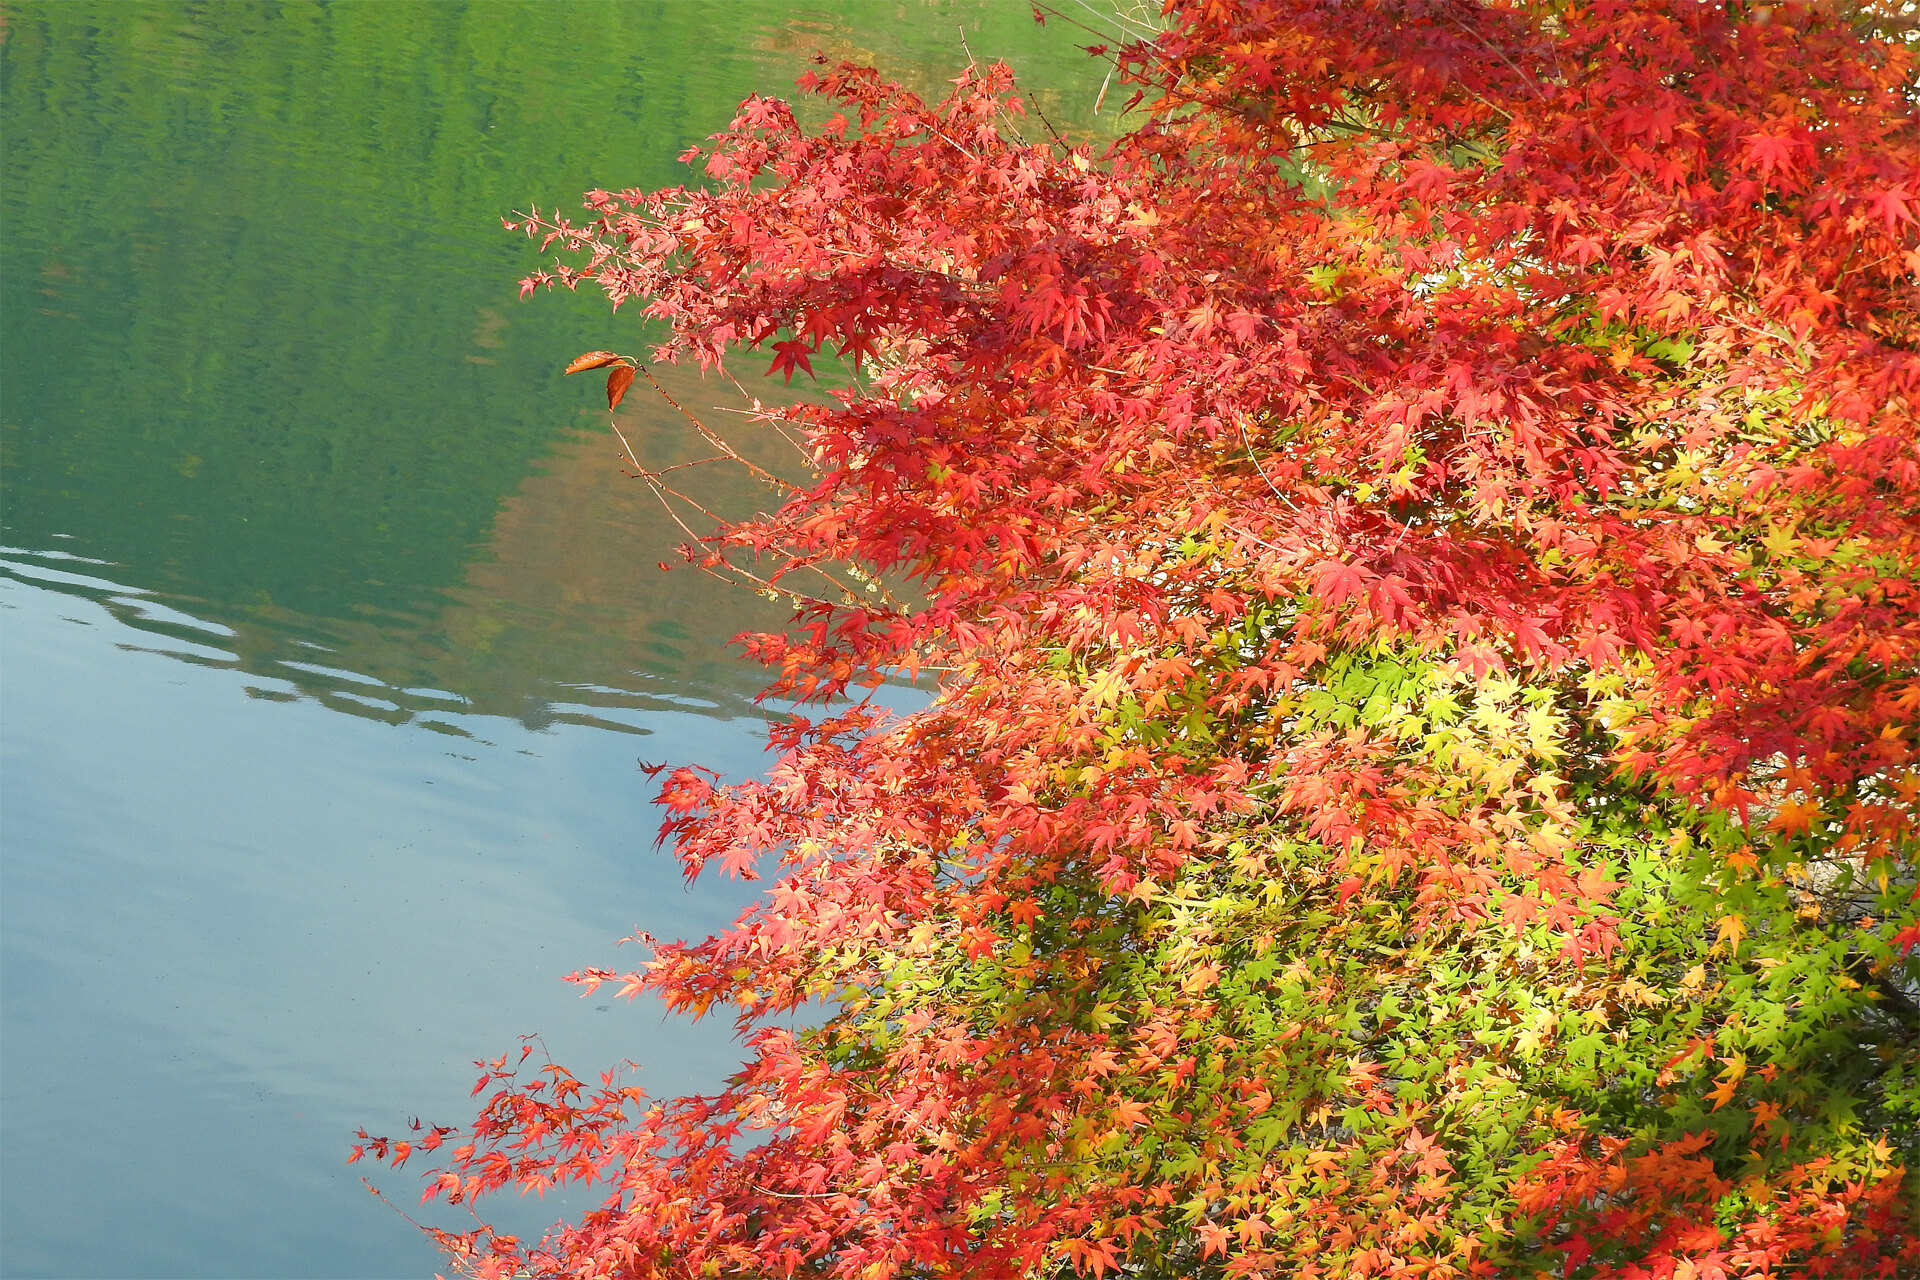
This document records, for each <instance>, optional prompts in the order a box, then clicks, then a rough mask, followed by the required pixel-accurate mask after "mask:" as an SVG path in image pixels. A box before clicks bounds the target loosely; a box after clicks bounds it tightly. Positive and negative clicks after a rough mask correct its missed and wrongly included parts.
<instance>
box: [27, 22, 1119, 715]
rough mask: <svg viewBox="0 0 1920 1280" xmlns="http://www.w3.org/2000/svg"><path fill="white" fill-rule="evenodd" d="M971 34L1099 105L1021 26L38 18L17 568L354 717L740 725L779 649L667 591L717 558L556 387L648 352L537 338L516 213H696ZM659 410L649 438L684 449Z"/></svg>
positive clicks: (611, 328)
mask: <svg viewBox="0 0 1920 1280" xmlns="http://www.w3.org/2000/svg"><path fill="white" fill-rule="evenodd" d="M963 30H964V31H965V32H966V40H967V45H968V47H969V48H971V49H972V50H973V52H974V53H975V54H976V55H978V56H981V57H987V56H992V55H994V54H998V53H1012V54H1016V55H1019V54H1023V53H1024V54H1026V55H1028V56H1026V57H1024V58H1023V59H1022V61H1023V63H1024V64H1031V66H1030V68H1029V70H1030V75H1031V78H1032V79H1033V80H1034V82H1035V83H1036V84H1040V85H1044V84H1046V83H1048V82H1050V81H1051V82H1054V83H1058V84H1061V85H1070V84H1076V83H1080V82H1084V80H1085V78H1086V77H1085V72H1084V69H1083V64H1084V58H1083V55H1081V54H1079V53H1078V52H1077V51H1076V50H1074V49H1073V48H1072V46H1071V44H1070V42H1068V41H1066V40H1064V39H1059V38H1055V39H1048V38H1046V37H1045V36H1044V35H1043V34H1041V33H1038V32H1036V30H1035V29H1034V28H1033V27H1032V24H1031V21H1030V18H1029V16H1028V11H1027V9H1026V7H1025V6H1023V5H1014V4H1004V3H1002V4H995V3H991V2H988V3H984V4H973V5H956V4H932V5H929V4H867V5H860V4H854V5H842V6H839V7H837V8H831V9H818V10H815V9H807V8H796V7H793V6H789V5H784V4H777V3H754V4H703V3H691V2H681V3H658V2H656V3H636V2H631V0H622V2H621V3H595V2H591V0H589V2H586V3H568V4H565V5H552V4H531V3H467V4H462V3H449V2H446V0H436V2H434V3H407V2H404V0H399V2H395V0H389V2H384V3H344V4H343V3H334V4H243V3H211V4H165V5H145V4H127V3H110V4H84V3H60V4H12V5H9V6H8V7H7V9H6V27H5V45H4V59H5V61H4V101H3V102H0V111H4V118H5V120H6V144H5V168H4V173H0V226H4V227H5V247H4V253H5V257H4V263H3V264H0V315H3V317H4V318H3V320H0V325H3V328H0V350H4V353H5V360H6V366H7V378H6V389H5V393H4V399H3V400H0V449H3V450H4V452H3V453H0V460H3V461H4V465H5V469H6V471H5V475H6V489H5V504H4V517H3V518H4V525H5V536H6V540H7V541H8V542H9V543H10V544H11V545H12V546H13V547H14V548H16V549H18V550H23V551H25V552H26V553H28V554H27V555H25V556H24V557H21V558H20V559H19V563H20V564H21V565H22V566H23V567H24V570H25V571H26V572H28V573H31V572H32V571H33V567H34V566H35V565H36V564H39V565H41V566H43V567H53V568H57V567H58V565H57V564H49V563H48V562H47V561H45V559H44V556H43V555H41V556H36V555H35V554H34V553H47V552H55V551H57V552H62V553H66V554H71V555H78V556H82V557H85V558H86V559H89V560H92V561H97V562H100V563H101V566H102V567H101V569H100V571H99V572H100V574H101V575H103V576H105V577H108V578H110V579H111V580H113V581H114V582H117V583H122V584H125V585H127V586H132V587H136V588H139V589H143V590H145V591H148V592H152V593H158V594H159V595H161V596H162V597H163V598H165V599H166V601H167V602H168V604H169V605H170V606H171V607H172V609H173V610H174V611H176V612H177V613H178V614H183V615H186V616H187V617H189V618H192V619H199V620H202V621H204V622H207V623H212V624H216V625H215V626H214V627H213V628H212V629H211V630H207V629H204V628H202V629H196V628H193V627H190V626H189V627H187V628H185V630H184V631H182V630H181V628H180V627H179V626H178V625H177V622H170V623H164V624H163V623H161V622H158V621H156V620H155V619H156V617H157V612H156V611H153V610H148V611H144V612H143V611H134V612H132V613H130V614H129V618H130V620H132V621H134V622H135V623H136V625H143V626H146V627H147V628H148V629H150V630H153V631H155V632H156V633H157V634H158V635H160V636H162V637H174V638H181V637H185V638H191V639H193V640H196V641H198V642H199V643H201V644H208V643H211V644H213V645H214V646H216V647H217V648H220V649H223V650H226V651H227V652H228V653H229V654H230V655H231V656H230V658H228V659H226V660H228V661H231V662H233V663H235V664H237V665H239V666H241V667H243V668H244V669H247V670H252V671H262V672H267V673H271V674H273V675H275V676H277V677H282V678H292V679H293V680H294V681H295V682H296V684H297V685H298V686H299V687H301V688H302V689H303V690H306V691H307V692H310V693H312V694H313V695H314V696H317V697H324V698H327V699H328V700H329V701H330V702H332V703H333V704H335V705H338V706H339V707H340V709H342V710H346V711H353V712H356V713H366V714H373V715H379V716H383V717H389V718H391V717H401V718H405V717H411V716H423V715H431V713H432V711H433V710H434V708H435V707H436V706H441V705H447V704H449V699H448V697H447V696H446V695H452V698H451V704H452V705H461V706H465V707H467V708H470V709H473V710H479V711H487V712H501V713H506V714H514V715H517V716H521V717H523V718H530V719H531V720H533V721H538V720H539V719H540V718H541V717H551V716H561V717H568V716H572V717H584V718H587V719H589V720H594V721H595V722H599V723H606V724H609V725H627V724H631V723H632V718H631V717H622V716H618V715H616V716H600V715H597V714H596V712H595V710H594V709H595V708H614V707H623V706H639V707H644V706H646V705H650V704H651V703H652V702H653V701H655V700H657V699H661V698H665V699H667V700H668V701H670V702H671V703H673V704H675V705H684V704H685V700H686V699H689V698H691V699H693V700H695V701H696V702H701V701H704V702H707V703H710V704H711V705H712V706H713V707H714V709H716V710H723V711H724V710H733V709H737V708H739V707H740V706H742V705H744V699H746V698H748V697H750V695H751V693H752V691H753V690H754V688H755V687H756V686H757V681H758V676H757V673H755V672H753V671H750V670H747V669H745V668H744V667H743V666H742V665H741V664H739V663H737V662H732V661H729V660H728V659H727V658H726V657H725V656H724V654H722V653H721V652H720V651H719V646H718V644H717V641H718V640H722V639H724V638H725V637H726V636H727V635H729V634H732V633H733V632H735V631H738V630H741V629H744V628H747V627H760V626H769V625H775V624H777V622H778V621H779V618H778V616H777V615H776V614H775V613H774V612H773V611H772V610H771V608H770V607H764V606H763V605H762V603H761V602H759V601H757V600H755V599H754V598H752V597H750V596H741V595H739V594H737V593H729V592H725V591H720V590H716V589H715V585H714V584H712V583H710V582H708V581H705V580H702V579H699V578H697V577H695V576H693V575H690V574H679V575H673V576H669V577H667V578H665V579H664V580H662V579H661V578H660V576H659V575H657V573H656V572H655V570H654V565H655V562H657V561H658V560H660V559H662V558H665V557H668V556H670V555H671V548H672V546H673V545H674V544H675V543H676V542H677V541H679V539H680V536H681V535H680V534H679V532H678V530H675V529H673V528H671V527H670V526H669V525H667V524H666V523H665V522H664V521H663V520H662V519H661V517H660V515H659V514H658V512H657V511H656V510H654V509H653V508H652V507H651V506H650V505H649V500H648V499H646V496H645V495H644V494H643V493H639V492H637V491H636V487H635V486H631V485H627V484H625V482H623V481H622V479H621V478H620V476H619V473H618V470H617V468H616V467H615V466H614V465H613V455H612V453H611V452H610V450H609V449H608V448H606V447H603V446H602V445H601V444H600V443H598V442H596V441H595V440H594V439H593V438H592V437H591V436H589V435H584V434H582V428H583V427H586V426H588V425H591V424H595V423H599V422H601V419H599V418H596V417H594V416H593V415H592V414H591V411H590V403H591V399H592V390H591V388H590V387H585V386H575V385H571V384H570V385H567V386H564V387H563V386H562V385H560V384H559V383H558V382H557V379H556V376H555V374H556V365H557V364H558V363H560V362H562V361H564V360H565V359H566V358H567V357H568V356H570V355H572V354H573V353H576V352H578V351H580V350H584V349H587V348H590V347H602V346H607V345H612V344H621V345H627V346H631V347H637V346H639V345H640V342H641V340H640V338H639V337H638V335H637V333H635V332H634V330H633V328H632V326H631V325H630V324H628V323H623V324H621V325H615V324H614V323H612V322H611V321H610V320H609V318H608V316H607V314H606V312H605V308H604V304H603V302H602V301H601V300H599V299H598V298H596V297H589V296H584V295H583V296H580V297H577V298H575V297H543V298H540V299H536V300H534V301H531V302H526V303H522V302H520V301H519V300H518V299H517V298H516V297H515V295H514V291H513V287H512V286H513V281H514V279H515V278H516V277H517V276H518V275H519V274H521V273H522V272H523V271H525V270H526V269H528V267H529V266H530V265H531V264H532V263H533V262H534V261H535V259H534V257H533V255H532V253H531V251H530V249H529V248H528V247H527V246H526V245H525V243H524V242H521V241H517V240H516V239H514V238H513V237H510V236H507V235H505V234H504V233H503V232H502V230H501V227H500V215H501V214H502V213H503V212H505V211H507V210H510V209H513V208H517V207H518V208H524V207H526V206H527V205H528V204H530V203H540V204H543V205H548V206H551V205H553V204H555V203H559V202H562V201H566V202H569V203H570V202H571V200H572V198H573V196H574V193H577V192H578V191H579V190H580V189H582V188H583V187H585V186H587V185H594V184H605V185H608V186H623V185H639V186H650V185H665V184H670V183H673V182H679V181H685V180H687V178H688V176H689V173H688V171H687V170H686V169H685V168H684V167H682V166H679V165H678V164H677V163H676V162H675V161H674V156H675V155H676V154H677V153H678V152H679V151H680V150H682V149H683V147H684V146H685V145H686V144H687V143H688V142H690V141H693V140H696V139H698V138H700V137H702V136H704V135H706V134H708V133H710V132H712V131H713V130H714V129H715V128H718V127H719V126H720V125H721V124H723V123H724V122H725V120H726V119H727V118H728V116H729V115H730V113H731V108H732V106H733V104H734V103H736V102H737V101H738V100H739V98H740V97H742V96H743V95H744V94H745V93H747V92H749V91H751V90H754V89H756V88H759V89H773V90H778V89H780V88H781V87H782V86H784V85H786V84H788V83H790V81H791V78H792V75H793V74H794V71H795V69H796V68H797V67H798V66H800V65H801V62H802V58H803V56H804V55H805V54H806V53H808V52H809V51H811V50H812V49H813V48H815V47H821V48H824V49H825V50H826V51H827V52H829V53H830V54H833V55H835V56H841V55H851V56H867V57H873V58H878V59H880V60H881V61H882V62H884V63H889V64H891V65H893V66H894V67H896V68H904V69H905V70H907V71H909V72H910V73H911V74H912V75H913V76H915V77H917V78H918V79H920V80H921V81H923V82H924V83H925V84H926V86H927V87H929V88H933V87H937V84H938V81H939V78H940V76H941V74H942V70H943V66H945V67H950V66H951V64H952V63H953V62H954V61H956V60H957V58H958V56H959V42H960V38H961V32H962V31H963ZM1036 50H1044V51H1045V53H1044V56H1038V57H1036V56H1032V55H1033V54H1034V52H1035V51H1036ZM1083 96H1084V95H1083ZM1059 99H1060V94H1059V92H1052V93H1051V94H1050V96H1049V100H1050V101H1052V102H1053V112H1052V113H1051V114H1053V115H1057V116H1059V117H1061V118H1062V119H1067V118H1071V117H1073V115H1074V113H1075V109H1076V105H1077V104H1075V103H1073V102H1070V101H1063V100H1059ZM1082 114H1084V113H1082ZM578 381H579V380H576V382H578ZM682 390H684V391H686V392H687V393H688V394H691V395H693V396H694V397H695V401H694V402H695V403H700V404H705V403H712V402H713V401H715V400H717V399H718V398H719V397H718V396H717V395H715V394H710V392H711V388H682ZM656 409H657V406H655V405H651V404H646V403H644V402H639V401H638V400H636V403H635V406H634V408H633V409H632V410H631V414H630V421H629V423H628V425H629V426H630V427H631V428H632V429H633V430H634V431H636V432H638V433H639V434H640V435H641V436H644V437H648V438H649V440H650V443H651V444H653V445H656V446H658V447H660V448H665V449H671V448H673V447H675V440H676V437H677V436H678V434H679V431H680V428H679V426H678V424H677V423H676V422H675V421H673V420H672V419H671V417H670V416H663V415H661V414H659V413H657V412H656ZM583 415H584V416H583ZM602 429H604V427H602ZM714 483H716V484H719V485H720V486H721V489H720V490H719V491H717V492H716V493H715V495H714V496H715V499H716V501H717V502H719V503H721V504H722V505H726V506H729V507H731V508H733V509H734V510H738V511H743V510H745V509H748V508H749V507H750V506H751V505H753V504H756V503H759V502H761V501H762V500H763V499H764V495H763V494H760V493H758V492H756V491H752V490H749V489H738V490H735V491H732V492H728V491H726V489H725V482H724V481H722V480H719V479H717V478H716V480H715V481H714ZM583 510H584V511H585V512H587V513H588V515H589V518H588V519H587V521H586V523H585V525H583V524H582V523H581V522H579V521H577V520H576V516H577V515H579V514H580V513H581V512H582V511H583ZM202 660H206V659H205V658H204V655H203V656H202ZM216 660H217V659H216ZM288 664H295V665H291V666H290V665H288ZM336 672H347V673H352V675H354V676H355V677H357V679H348V678H346V677H344V676H340V675H336V674H334V673H336ZM419 691H426V693H424V694H422V693H420V692H419Z"/></svg>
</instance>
